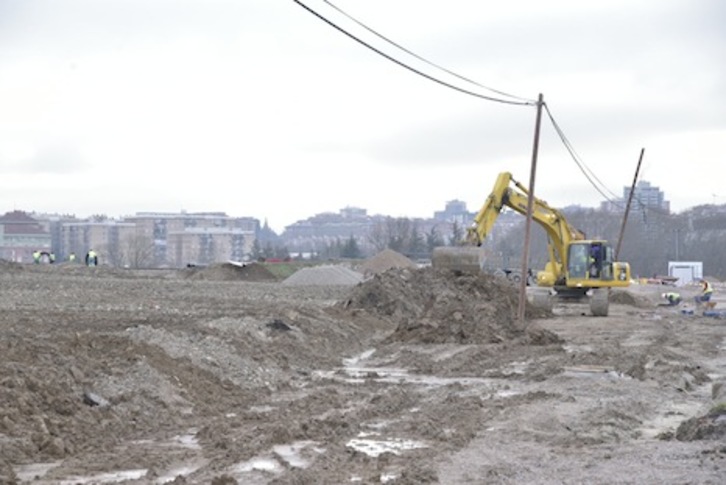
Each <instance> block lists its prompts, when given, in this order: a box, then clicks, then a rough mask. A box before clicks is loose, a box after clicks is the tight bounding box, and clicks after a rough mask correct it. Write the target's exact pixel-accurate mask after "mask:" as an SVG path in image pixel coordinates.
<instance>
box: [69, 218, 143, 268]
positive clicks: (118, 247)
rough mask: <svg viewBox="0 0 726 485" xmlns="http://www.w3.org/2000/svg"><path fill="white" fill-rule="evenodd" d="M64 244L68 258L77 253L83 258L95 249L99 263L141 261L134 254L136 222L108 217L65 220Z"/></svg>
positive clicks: (122, 263) (119, 263) (115, 264)
mask: <svg viewBox="0 0 726 485" xmlns="http://www.w3.org/2000/svg"><path fill="white" fill-rule="evenodd" d="M60 232H61V235H60V240H61V248H62V254H63V257H64V259H65V258H67V256H68V255H69V254H71V253H74V254H75V255H76V257H77V258H78V259H77V260H78V261H82V260H83V258H84V257H85V255H86V253H88V251H89V250H91V249H93V250H94V251H95V252H96V253H97V254H98V259H99V264H102V265H111V266H129V265H133V266H136V265H137V262H138V261H137V258H136V257H134V256H133V255H132V253H135V252H136V251H137V248H136V247H135V246H134V245H135V244H137V231H136V225H135V224H133V223H129V222H124V221H117V220H114V219H105V220H100V221H79V222H62V223H61V229H60Z"/></svg>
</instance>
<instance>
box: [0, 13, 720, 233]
mask: <svg viewBox="0 0 726 485" xmlns="http://www.w3.org/2000/svg"><path fill="white" fill-rule="evenodd" d="M331 2H332V4H333V5H335V6H337V7H339V8H340V9H342V10H343V11H345V12H346V13H348V14H349V15H351V16H353V17H355V18H356V19H358V20H359V21H361V22H363V23H364V24H365V25H367V26H368V27H370V28H372V29H374V30H376V31H378V32H379V33H381V34H383V35H385V36H387V37H388V38H390V39H391V40H393V41H395V42H397V43H399V44H401V45H403V46H405V47H406V48H408V49H409V50H411V51H413V52H415V53H416V54H418V55H420V56H422V57H424V58H426V59H428V60H429V61H431V62H433V63H435V64H438V65H440V66H442V67H445V68H447V69H449V70H451V71H454V72H456V73H458V74H460V75H462V76H466V77H467V78H470V79H472V80H475V81H477V82H478V83H480V84H482V85H485V86H489V87H493V88H495V89H497V90H499V91H503V92H506V93H510V94H514V95H517V96H520V97H523V98H531V99H536V98H537V95H538V94H539V93H542V94H543V95H544V100H545V102H546V103H547V106H548V107H549V109H550V110H551V112H552V114H553V116H554V118H555V120H556V121H557V123H558V124H559V126H560V127H561V128H562V129H563V130H564V132H565V134H566V135H567V137H568V139H569V140H570V142H571V143H572V145H573V146H574V148H575V150H576V151H577V153H578V155H579V156H580V158H581V159H582V160H583V161H584V162H585V164H586V165H587V166H588V167H589V168H590V169H591V170H592V172H594V174H595V175H596V176H597V178H598V179H599V180H600V181H602V182H603V184H604V185H605V186H606V187H607V188H608V189H609V190H610V191H612V192H614V193H615V194H617V195H620V194H621V193H622V189H623V187H624V186H626V185H629V184H630V183H631V182H632V179H633V176H634V173H635V167H636V164H637V160H638V155H639V153H640V150H641V148H645V157H644V161H643V166H642V169H641V178H642V179H644V180H647V181H649V182H651V183H652V184H655V185H658V186H660V187H661V188H662V189H663V190H664V191H665V193H666V196H667V198H668V199H670V200H671V203H672V208H673V209H674V210H676V211H680V210H683V209H686V208H688V207H691V206H693V205H697V204H704V203H719V204H721V203H726V182H725V181H724V177H725V176H726V168H724V165H723V163H722V162H723V161H724V154H725V153H726V101H724V97H723V93H724V88H726V62H724V59H726V28H724V26H725V25H726V3H724V2H722V1H719V0H640V1H636V2H633V1H626V0H611V1H608V2H586V1H581V0H551V1H547V2H542V1H537V0H510V1H508V2H502V1H496V2H495V1H488V0H486V1H485V0H446V1H443V0H438V1H433V0H366V1H363V0H331ZM304 3H305V4H307V5H308V6H309V7H311V8H313V9H315V10H316V11H318V12H319V13H321V14H322V15H324V16H325V17H327V18H329V19H330V20H332V21H333V22H335V23H337V24H339V25H340V26H341V27H343V28H345V29H347V30H349V31H350V32H351V33H353V34H354V35H356V36H359V37H360V38H362V39H364V40H366V41H368V42H370V43H372V44H373V45H375V46H376V47H377V48H379V49H381V50H383V51H384V52H386V53H388V54H390V55H392V56H394V57H396V58H397V59H399V60H401V61H403V62H405V63H407V64H409V65H411V66H413V67H415V68H417V69H420V70H422V71H424V72H425V73H427V74H429V75H432V76H434V77H436V78H438V79H441V80H443V81H446V82H449V83H453V84H455V85H457V86H459V87H462V88H465V89H469V90H472V91H474V92H478V93H481V94H485V95H492V94H493V93H491V92H488V91H486V90H484V89H482V88H480V87H477V86H475V85H472V84H468V83H466V82H464V81H461V80H459V79H457V78H455V77H452V76H450V75H449V74H447V73H445V72H443V71H440V70H437V69H435V68H434V67H431V66H429V65H427V64H424V63H422V62H420V61H418V60H416V59H415V58H413V57H411V56H409V55H407V54H405V53H404V52H402V51H400V50H397V49H396V48H395V47H393V46H392V45H390V44H386V43H385V42H383V41H382V40H380V39H378V38H376V37H375V36H374V35H373V34H371V33H370V32H369V31H366V30H365V29H363V28H362V27H361V26H359V25H357V24H355V23H353V22H352V21H350V20H349V19H347V18H346V17H345V16H343V15H341V14H340V13H339V12H337V11H336V10H335V9H333V8H332V7H331V6H330V5H329V4H328V3H327V2H325V1H323V0H304ZM495 96H498V95H496V94H495ZM535 113H536V111H535V108H534V107H532V106H515V105H508V104H502V103H496V102H491V101H486V100H482V99H480V98H477V97H474V96H470V95H466V94H462V93H461V92H458V91H455V90H453V89H450V88H447V87H444V86H442V85H440V84H437V83H434V82H432V81H430V80H427V79H425V78H423V77H421V76H419V75H416V74H414V73H411V72H409V71H407V70H405V69H403V68H401V67H399V66H397V65H395V64H394V63H392V62H390V61H389V60H386V59H385V58H383V57H381V56H380V55H378V54H376V53H374V52H372V51H370V50H368V49H366V48H364V47H363V46H361V45H360V44H358V43H356V42H354V41H353V40H351V39H350V38H348V37H346V36H344V35H343V34H341V33H340V32H338V31H336V30H335V29H333V28H331V27H330V26H329V25H327V24H325V23H324V22H322V21H321V20H320V19H318V18H316V17H314V16H313V15H311V14H310V13H309V12H307V11H306V10H304V9H303V8H302V7H301V6H300V5H298V4H297V3H296V2H294V1H293V0H196V1H195V0H42V1H41V0H0V212H5V211H7V210H12V209H21V210H26V211H38V212H42V211H53V212H63V213H74V214H76V215H78V216H87V215H90V214H95V213H106V214H108V215H110V216H122V215H127V214H133V213H135V212H137V211H172V212H176V211H180V210H186V211H190V212H191V211H225V212H227V213H228V214H229V215H233V216H252V217H257V218H259V219H261V220H264V219H267V220H268V221H269V223H270V225H271V226H272V227H273V229H276V230H278V231H281V230H282V229H283V228H284V226H286V225H288V224H291V223H292V222H294V221H296V220H300V219H304V218H307V217H309V216H311V215H314V214H316V213H320V212H330V211H332V212H337V211H338V210H339V209H341V208H343V207H346V206H355V207H362V208H366V209H368V211H369V213H372V214H386V215H392V216H411V217H414V216H415V217H425V216H430V215H432V213H433V212H434V211H435V210H440V209H442V208H443V206H444V204H445V203H446V201H448V200H451V199H461V200H464V201H466V202H467V204H468V206H469V208H470V209H471V210H476V209H478V208H479V206H480V205H481V203H482V202H483V201H484V199H485V198H486V196H487V195H488V193H489V191H490V190H491V186H492V183H493V181H494V178H495V177H496V175H497V174H498V173H499V172H501V171H505V170H506V171H511V172H512V173H513V174H514V176H515V178H517V179H519V180H521V181H522V182H525V183H526V182H527V181H528V179H529V166H530V160H531V150H532V140H533V128H534V121H535ZM535 192H536V194H537V196H539V197H541V198H542V199H545V200H547V201H548V202H549V203H551V204H553V205H555V206H565V205H570V204H576V203H580V204H583V205H589V206H596V205H597V204H599V203H600V202H601V201H602V200H604V197H603V196H602V195H601V194H600V193H599V192H598V191H597V190H596V189H595V188H594V187H593V186H592V185H590V183H589V182H588V180H587V179H586V178H585V176H584V175H582V173H581V172H580V170H579V169H578V167H577V166H576V164H575V163H574V162H573V161H572V159H571V157H570V156H569V154H568V152H567V151H566V150H565V148H564V146H563V144H562V143H561V142H560V140H559V139H558V138H557V136H556V134H555V131H554V129H553V127H552V124H551V123H550V122H549V120H548V118H547V117H546V116H544V117H543V124H542V138H541V141H540V158H539V164H538V170H537V185H536V189H535ZM606 195H608V196H611V194H609V193H607V192H606Z"/></svg>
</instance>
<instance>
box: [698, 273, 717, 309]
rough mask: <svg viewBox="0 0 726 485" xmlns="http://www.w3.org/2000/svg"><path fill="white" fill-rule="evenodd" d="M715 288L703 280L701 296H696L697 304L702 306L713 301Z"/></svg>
mask: <svg viewBox="0 0 726 485" xmlns="http://www.w3.org/2000/svg"><path fill="white" fill-rule="evenodd" d="M712 295H713V286H712V285H711V283H709V282H708V281H706V280H705V279H702V280H701V294H700V295H698V296H696V303H697V304H698V305H702V304H705V303H708V302H710V301H711V296H712Z"/></svg>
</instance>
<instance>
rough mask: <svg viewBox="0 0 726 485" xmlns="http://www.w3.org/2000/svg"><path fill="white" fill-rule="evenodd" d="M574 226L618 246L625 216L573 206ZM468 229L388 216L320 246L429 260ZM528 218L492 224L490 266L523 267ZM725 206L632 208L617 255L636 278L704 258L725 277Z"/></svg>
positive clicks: (539, 263)
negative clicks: (363, 234) (361, 233)
mask: <svg viewBox="0 0 726 485" xmlns="http://www.w3.org/2000/svg"><path fill="white" fill-rule="evenodd" d="M562 212H563V213H564V214H565V217H566V218H567V221H568V222H569V223H570V225H572V226H574V227H576V228H577V229H579V230H581V231H583V232H584V233H585V235H586V237H587V238H588V239H605V240H607V241H609V242H610V244H611V245H612V247H613V248H616V247H617V244H618V238H619V237H620V233H621V229H623V227H622V224H623V214H622V213H614V212H610V211H606V210H602V209H595V208H583V207H570V208H567V209H565V210H563V211H562ZM465 232H466V227H464V226H462V225H457V224H448V225H445V226H441V227H438V226H434V227H433V228H431V229H429V230H428V231H427V232H424V231H422V230H420V229H419V227H418V225H417V223H416V221H415V220H414V219H409V218H394V217H390V218H386V219H385V220H383V221H381V222H378V223H376V224H374V225H373V226H372V227H371V229H370V231H369V233H368V236H367V239H366V240H365V241H361V240H360V239H356V238H354V237H353V236H350V237H349V238H348V239H338V240H335V241H334V242H332V243H330V244H328V245H327V246H326V247H325V248H323V249H321V250H320V252H319V256H320V257H321V258H324V259H329V258H366V257H369V256H371V255H373V254H375V253H376V252H378V251H381V250H383V249H386V248H389V249H392V250H394V251H397V252H400V253H401V254H404V255H406V256H408V257H410V258H411V259H419V260H422V259H430V258H431V254H432V252H433V249H434V248H435V247H437V246H444V245H455V244H457V242H459V241H461V240H462V239H463V238H464V235H465ZM524 232H525V218H524V217H521V221H520V222H519V223H518V224H516V225H515V226H514V227H512V228H510V229H508V230H506V229H504V228H502V227H501V226H497V225H496V224H495V225H494V228H493V230H492V232H491V237H490V238H488V239H487V241H486V243H485V244H484V249H485V250H486V251H487V254H488V258H489V259H490V260H491V261H490V265H492V266H495V267H496V266H503V267H513V268H519V267H520V266H521V255H522V251H523V245H524ZM531 235H532V239H531V244H530V258H529V259H530V261H529V266H530V267H531V268H532V269H534V270H537V269H540V268H544V265H545V263H546V262H547V259H548V256H547V235H546V233H545V231H544V229H542V227H541V226H539V225H538V224H537V223H536V222H533V223H532V230H531ZM724 246H726V205H724V206H714V205H703V206H697V207H694V208H692V209H689V210H687V211H684V212H682V213H679V214H669V213H665V212H663V211H659V210H655V209H649V208H640V209H637V210H631V212H630V214H629V217H628V221H627V224H626V225H625V227H624V234H623V238H622V242H621V246H620V253H619V255H618V259H619V260H620V261H627V262H629V263H630V265H631V268H632V272H633V275H634V276H639V277H651V276H653V275H665V274H667V271H668V262H669V261H701V262H703V266H704V273H705V274H706V275H707V276H711V277H715V278H718V279H720V280H726V251H724V249H723V248H724Z"/></svg>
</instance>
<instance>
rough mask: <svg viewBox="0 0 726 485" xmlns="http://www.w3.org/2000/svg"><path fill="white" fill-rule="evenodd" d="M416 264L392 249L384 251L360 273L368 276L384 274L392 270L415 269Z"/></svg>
mask: <svg viewBox="0 0 726 485" xmlns="http://www.w3.org/2000/svg"><path fill="white" fill-rule="evenodd" d="M415 267H416V263H414V262H413V261H411V260H410V259H409V258H407V257H406V256H404V255H403V254H401V253H399V252H396V251H394V250H392V249H384V250H383V251H381V252H380V253H378V254H376V255H375V256H373V257H372V258H370V259H368V260H367V261H366V262H365V263H363V264H362V265H361V266H360V268H359V269H360V271H361V272H362V273H363V274H364V275H366V276H368V275H374V274H379V273H383V272H384V271H387V270H389V269H391V268H415Z"/></svg>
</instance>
